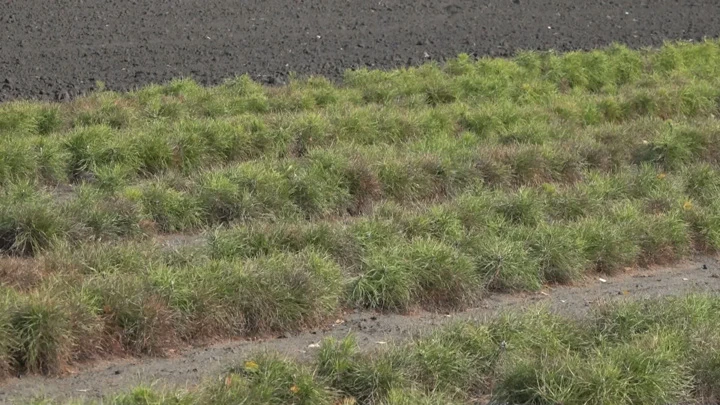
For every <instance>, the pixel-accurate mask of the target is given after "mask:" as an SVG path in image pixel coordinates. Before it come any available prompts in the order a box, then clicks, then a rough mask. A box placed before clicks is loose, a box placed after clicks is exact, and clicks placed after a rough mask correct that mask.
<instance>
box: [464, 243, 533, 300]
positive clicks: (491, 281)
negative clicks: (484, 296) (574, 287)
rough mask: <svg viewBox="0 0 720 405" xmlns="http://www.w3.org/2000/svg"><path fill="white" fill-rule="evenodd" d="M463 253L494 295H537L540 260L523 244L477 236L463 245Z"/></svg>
mask: <svg viewBox="0 0 720 405" xmlns="http://www.w3.org/2000/svg"><path fill="white" fill-rule="evenodd" d="M462 249H463V251H465V252H466V254H467V255H468V256H470V257H471V258H472V260H473V262H474V264H475V269H476V272H477V273H478V274H479V275H480V276H481V277H482V279H483V280H484V282H485V285H486V286H487V288H488V289H490V290H491V291H500V292H512V291H524V290H525V291H537V290H539V289H540V287H541V286H542V281H543V280H542V275H541V273H540V266H539V263H538V260H537V258H536V257H533V256H532V255H531V253H530V250H529V249H528V247H527V246H526V245H525V244H524V243H523V242H519V241H515V240H512V239H510V238H508V237H503V236H497V235H493V234H485V235H481V234H477V235H471V236H470V237H469V238H468V239H467V241H464V242H463V248H462Z"/></svg>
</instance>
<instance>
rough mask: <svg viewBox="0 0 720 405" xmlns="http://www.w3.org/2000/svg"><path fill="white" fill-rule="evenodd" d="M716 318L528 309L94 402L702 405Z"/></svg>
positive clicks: (631, 305)
mask: <svg viewBox="0 0 720 405" xmlns="http://www.w3.org/2000/svg"><path fill="white" fill-rule="evenodd" d="M718 309H720V301H719V300H718V298H717V297H714V296H708V295H690V296H686V297H676V298H665V299H653V300H639V301H625V302H622V303H614V304H596V305H595V306H594V307H593V308H592V309H591V310H590V312H589V313H588V314H587V315H585V316H583V317H582V318H576V317H574V318H568V317H564V316H561V315H557V314H554V313H552V312H551V311H549V310H548V309H547V308H545V307H533V308H528V309H525V310H521V311H515V312H509V313H505V314H503V315H499V316H496V317H494V318H491V319H489V320H488V321H485V322H484V323H480V324H478V323H472V322H467V321H463V322H455V323H452V324H449V325H446V326H443V327H440V328H439V329H437V330H435V331H432V332H430V333H426V334H424V335H420V336H416V337H414V338H413V339H411V340H410V341H409V342H404V343H402V344H400V345H397V346H392V345H391V346H389V347H387V348H385V349H383V350H377V351H374V352H361V351H360V350H359V349H358V345H357V343H356V341H355V340H354V337H353V336H352V335H351V336H348V337H346V338H344V339H340V340H336V339H333V338H328V339H325V340H324V341H323V342H322V344H321V347H320V348H319V349H318V352H317V353H316V355H315V360H314V361H313V362H312V363H306V364H301V363H298V362H296V361H293V360H290V359H287V358H283V357H281V356H279V355H277V354H273V353H268V352H264V353H257V354H255V355H252V356H251V357H250V358H248V359H247V360H246V361H245V362H244V364H240V365H238V366H237V367H234V368H232V369H231V370H229V372H228V373H227V374H226V375H223V376H221V378H219V379H218V380H217V381H214V380H210V381H206V382H205V383H204V384H202V385H201V386H200V387H197V388H193V389H191V390H189V391H182V392H171V391H165V392H163V391H158V390H153V389H150V388H137V389H135V390H134V391H132V392H131V393H128V394H123V395H120V396H116V397H112V398H108V399H107V400H106V401H104V402H103V403H111V404H124V405H131V404H138V405H139V404H236V403H243V404H289V403H292V404H308V405H310V404H313V405H315V404H347V405H349V404H357V405H360V404H384V405H404V404H408V405H409V404H413V405H415V404H437V405H439V404H444V405H446V404H476V403H486V402H488V401H490V402H489V403H511V404H620V405H622V404H658V403H665V404H668V403H708V404H709V403H714V401H716V400H717V398H718V396H720V385H718V376H719V374H718V373H720V357H718V353H720V351H718V349H719V348H720V339H719V338H718V336H720V334H719V333H718V332H720V331H719V330H718V325H720V318H718V313H720V312H719V311H718ZM36 403H45V404H50V403H52V402H50V401H46V402H43V401H37V402H36ZM72 403H74V404H83V403H87V404H90V403H94V402H91V401H90V402H82V401H77V402H72Z"/></svg>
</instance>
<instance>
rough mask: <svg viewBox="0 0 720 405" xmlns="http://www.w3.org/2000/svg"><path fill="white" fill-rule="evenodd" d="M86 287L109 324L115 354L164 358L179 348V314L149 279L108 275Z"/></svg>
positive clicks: (91, 298) (87, 281)
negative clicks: (171, 350)
mask: <svg viewBox="0 0 720 405" xmlns="http://www.w3.org/2000/svg"><path fill="white" fill-rule="evenodd" d="M84 284H85V286H84V289H85V290H86V294H87V295H88V297H89V300H90V301H91V302H93V303H95V306H96V308H97V313H98V314H99V315H100V316H101V317H102V319H103V320H104V321H105V331H104V333H105V334H106V336H107V339H108V343H107V345H108V346H109V348H110V350H111V351H120V352H130V353H133V354H151V355H161V354H163V353H164V350H165V349H166V348H170V347H173V346H175V345H177V343H178V336H177V331H176V322H177V320H178V318H179V317H178V314H177V312H176V311H173V310H172V309H171V308H170V307H169V305H168V302H167V300H166V299H164V298H163V297H162V296H160V295H159V294H158V293H157V292H155V291H153V289H152V288H151V285H150V283H149V282H148V281H147V279H146V278H144V277H137V276H135V275H128V274H104V275H97V276H94V277H90V278H88V279H87V280H86V282H85V283H84ZM118 345H119V347H117V346H118Z"/></svg>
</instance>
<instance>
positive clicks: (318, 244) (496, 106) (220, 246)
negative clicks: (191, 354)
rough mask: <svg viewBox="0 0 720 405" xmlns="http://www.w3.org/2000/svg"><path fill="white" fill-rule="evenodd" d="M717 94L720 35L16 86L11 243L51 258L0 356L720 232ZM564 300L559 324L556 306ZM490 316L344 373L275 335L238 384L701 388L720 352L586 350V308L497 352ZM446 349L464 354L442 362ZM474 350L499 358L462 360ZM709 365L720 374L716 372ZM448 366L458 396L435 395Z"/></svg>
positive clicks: (203, 325) (239, 326) (17, 252)
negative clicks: (509, 351) (358, 65)
mask: <svg viewBox="0 0 720 405" xmlns="http://www.w3.org/2000/svg"><path fill="white" fill-rule="evenodd" d="M718 114H720V42H718V41H713V40H708V41H705V42H701V43H695V44H687V43H673V44H670V43H669V44H667V45H665V46H664V47H663V48H662V49H659V50H645V51H631V50H629V49H627V48H625V47H623V46H620V45H615V46H612V47H610V48H608V49H605V50H597V51H593V52H574V53H570V54H565V55H559V54H555V53H535V52H525V53H521V54H519V55H518V56H516V57H515V58H513V59H490V58H483V59H480V60H472V59H471V58H469V57H467V56H460V57H459V58H457V59H455V60H452V61H450V62H448V63H447V64H446V65H445V66H438V65H435V64H428V65H426V66H422V67H419V68H412V69H404V70H396V71H389V72H383V71H370V70H359V71H349V72H347V73H346V76H345V80H344V83H343V84H342V85H334V84H332V83H330V82H328V81H327V80H324V79H322V78H315V77H313V78H308V79H297V80H294V81H292V82H291V83H290V84H288V85H287V86H284V87H279V88H271V87H263V86H261V85H258V84H256V83H254V82H252V80H250V79H249V78H248V77H239V78H236V79H233V80H229V81H227V82H226V83H225V84H223V85H220V86H217V87H213V88H203V87H201V86H199V85H198V84H196V83H194V82H192V81H191V80H187V79H183V80H176V81H174V82H172V83H169V84H167V85H163V86H150V87H147V88H144V89H140V90H137V91H135V92H130V93H125V94H118V93H113V92H109V91H101V92H98V93H96V94H93V95H90V96H88V97H85V98H80V99H78V100H74V101H72V102H69V103H64V104H61V105H54V104H43V103H30V102H12V103H6V104H2V105H0V254H1V255H2V256H4V257H5V258H7V259H8V260H9V259H12V260H16V261H17V262H18V263H20V261H21V260H24V261H27V262H28V263H32V269H33V270H32V274H31V273H30V272H28V273H27V274H24V275H12V276H9V275H6V274H7V273H6V272H0V293H2V295H1V296H0V309H1V311H0V375H2V374H3V373H6V372H10V371H13V372H43V373H52V372H55V371H57V370H60V369H61V368H62V366H63V365H64V364H67V363H71V362H75V361H79V360H82V359H85V358H88V357H92V356H96V355H106V354H113V353H118V352H120V353H130V354H161V353H163V351H164V350H165V349H167V348H170V347H172V346H174V345H176V344H178V342H183V341H196V340H200V339H204V338H211V337H219V336H238V335H255V334H260V333H265V332H270V331H272V332H275V331H286V330H297V329H300V328H303V327H306V326H309V325H315V324H318V323H320V322H322V321H324V320H326V319H328V318H329V317H331V316H332V315H333V314H335V313H336V312H337V311H339V310H340V309H341V308H343V307H352V306H359V307H363V308H369V309H377V310H382V311H396V312H405V311H409V310H412V309H416V308H425V309H429V310H436V309H462V308H463V307H467V306H469V305H472V304H473V303H475V302H477V300H479V299H481V298H482V296H483V294H484V293H485V292H486V291H488V290H489V291H499V292H511V291H534V290H538V289H539V288H541V287H542V285H543V284H545V283H572V282H575V281H578V280H580V279H581V278H583V277H585V276H586V275H588V274H590V273H593V272H601V273H606V274H614V273H617V272H621V271H623V270H624V269H625V268H628V267H633V266H638V265H640V266H645V265H650V264H656V263H671V262H673V261H676V260H678V259H681V258H684V257H687V256H688V254H690V253H691V252H694V251H696V252H704V253H712V252H716V251H717V250H718V249H719V248H720V216H719V215H720V214H718V208H719V207H718V201H720V166H718V164H720V121H718ZM713 305H715V304H713ZM658 316H659V315H658ZM544 320H547V322H550V323H548V324H541V325H539V326H538V328H540V329H539V330H540V331H545V329H543V328H550V327H551V326H552V325H555V323H556V322H558V321H557V320H556V319H555V318H552V317H550V318H543V317H541V320H540V321H538V322H545V321H544ZM508 322H510V321H508ZM523 322H525V321H522V322H520V324H522V325H526V323H523ZM518 327H519V326H518ZM552 327H555V326H552ZM468 328H470V329H468V330H467V331H466V332H467V333H470V334H478V335H477V337H476V338H468V339H469V340H468V341H467V342H463V341H456V342H450V341H446V340H447V339H450V338H449V337H447V336H445V337H438V338H437V339H440V340H439V341H438V342H439V343H432V341H431V340H430V341H424V343H422V345H424V346H422V345H421V346H418V347H419V348H415V349H412V350H416V352H413V353H414V354H412V355H409V356H405V357H404V358H403V359H402V360H403V361H410V362H415V363H413V364H403V365H401V366H398V365H396V364H395V363H393V362H394V361H396V359H395V358H394V357H392V356H389V355H388V356H389V357H388V356H386V357H382V360H381V361H380V360H379V361H378V362H377V363H367V362H365V361H364V360H358V359H357V358H356V356H355V355H349V354H348V355H347V356H349V357H348V358H344V359H340V360H342V362H346V363H347V366H346V367H345V366H343V367H345V368H343V369H342V370H331V369H327V368H326V369H324V370H325V371H323V372H324V373H326V374H325V375H324V376H323V377H322V378H323V380H322V381H331V382H330V383H329V384H330V386H328V385H327V384H326V383H325V382H318V381H319V380H317V379H316V378H317V376H313V375H312V373H310V372H309V371H307V370H304V369H302V370H301V369H295V368H294V367H295V366H294V365H292V364H288V363H283V362H282V361H278V360H277V359H272V358H267V359H265V360H263V361H261V362H259V363H257V364H258V367H261V368H262V367H269V369H268V370H269V371H268V372H267V373H263V374H262V375H260V376H257V378H251V376H248V375H246V374H243V373H245V371H243V372H239V373H238V374H237V375H236V376H234V377H232V378H231V382H230V383H229V385H228V387H236V388H237V392H253V394H248V395H250V397H251V398H254V399H253V401H258V403H260V402H263V401H264V402H265V403H276V402H277V401H280V402H282V401H287V398H285V397H284V396H283V395H289V394H288V392H282V393H278V394H277V395H276V394H275V393H272V392H271V391H268V388H267V387H268V386H269V385H268V384H274V383H275V382H278V381H286V380H287V379H288V378H289V377H288V376H290V375H292V376H296V375H304V376H305V377H303V378H305V380H304V382H303V384H305V385H303V386H302V387H301V386H300V385H298V390H299V392H302V393H303V395H305V396H303V398H304V399H302V400H298V401H299V402H297V403H324V402H323V401H326V400H328V401H329V400H330V399H328V398H335V397H334V395H335V394H334V393H335V390H340V391H341V392H345V393H347V394H348V395H351V396H354V397H356V398H358V399H359V400H360V401H361V402H362V401H376V402H378V401H379V402H378V403H380V402H382V403H393V404H396V403H397V404H401V403H409V402H408V401H411V402H412V401H417V402H415V403H448V402H450V403H451V402H452V401H459V403H464V402H463V401H467V400H468V398H466V397H463V396H462V395H460V394H458V393H461V392H464V393H468V392H487V391H488V390H490V388H489V387H490V385H492V384H495V383H497V384H498V385H496V386H495V387H494V388H493V389H492V392H493V393H494V394H496V395H498V397H499V398H501V397H502V398H506V399H508V400H512V401H520V402H523V401H525V402H530V403H557V402H565V403H574V402H573V401H579V402H581V403H584V401H585V399H586V398H591V395H597V398H599V399H600V400H599V401H600V402H598V403H623V401H625V402H627V401H630V402H633V401H634V400H637V403H642V402H667V401H670V400H674V399H677V398H683V397H685V396H687V395H690V394H693V395H694V393H695V392H696V391H693V390H700V388H698V387H700V386H699V385H697V384H696V385H693V384H695V383H696V382H697V379H699V378H703V379H705V380H703V381H711V380H712V379H713V378H714V377H713V376H715V375H717V371H716V370H715V369H714V368H713V367H715V366H714V363H712V361H710V360H707V357H703V362H701V363H702V364H699V363H698V364H696V363H692V364H689V363H688V364H685V363H683V362H686V361H691V360H692V361H695V362H699V361H700V360H698V358H699V357H697V356H696V357H693V358H691V359H689V358H687V357H686V355H689V354H692V353H693V352H692V351H682V352H681V351H677V350H676V349H672V350H671V349H670V348H668V347H669V346H673V345H679V343H678V342H676V341H675V340H673V339H681V338H682V336H676V335H657V339H655V338H652V336H651V335H643V336H642V337H637V339H635V338H632V339H630V338H629V337H622V338H621V339H620V340H619V341H618V342H613V343H608V344H605V343H602V344H600V343H598V342H595V341H594V340H592V339H591V341H587V340H582V339H581V338H580V337H577V339H579V341H582V342H583V343H582V344H581V346H582V345H585V346H583V347H576V346H573V345H574V344H575V342H573V341H569V340H568V339H573V338H574V336H575V335H573V334H574V333H580V334H583V333H588V329H587V328H585V329H583V328H580V329H577V330H576V329H573V330H568V331H566V332H567V333H568V335H567V336H565V337H563V338H562V339H564V340H559V341H555V340H552V341H547V342H544V343H543V344H545V343H547V344H550V343H552V344H554V345H556V346H555V347H557V348H565V349H568V350H564V349H563V350H559V351H558V352H557V353H556V354H557V357H555V358H554V359H550V358H548V357H543V356H545V355H542V354H541V352H540V351H539V349H537V348H535V347H530V346H528V347H524V346H522V345H521V349H518V350H519V351H518V352H516V353H521V352H522V353H524V354H527V355H528V356H527V357H526V358H525V359H524V360H522V361H520V360H518V361H513V362H511V363H508V362H507V361H506V359H505V357H503V358H502V359H495V360H489V359H493V356H497V353H496V352H495V351H493V350H496V349H495V348H493V349H489V348H488V347H489V346H488V347H486V346H482V347H479V348H471V349H467V350H471V352H472V353H471V354H467V353H465V352H463V350H466V348H467V347H468V346H467V345H472V344H479V345H484V344H485V343H482V342H480V341H477V342H476V341H475V340H474V339H481V336H480V335H481V334H482V333H490V332H488V329H483V328H485V327H481V328H480V329H477V328H475V329H473V328H474V327H468ZM463 330H464V329H463ZM492 330H495V329H492V328H491V329H490V331H492ZM498 330H499V329H498ZM482 331H485V332H482ZM656 332H657V331H656ZM493 333H494V332H493ZM498 333H499V332H498ZM547 333H548V334H552V335H553V336H555V337H558V336H559V335H557V334H555V333H556V332H554V331H553V330H548V331H547ZM593 333H595V332H593ZM597 333H600V332H597ZM603 333H604V332H603ZM648 333H649V332H648ZM657 333H660V332H657ZM483 336H484V335H483ZM583 336H584V335H583ZM598 336H600V335H598ZM482 339H485V337H482ZM487 339H489V340H487V341H488V342H494V343H493V344H495V343H498V342H496V341H495V340H497V339H495V338H494V337H493V336H491V335H488V337H487ZM493 339H494V340H493ZM583 339H584V338H583ZM593 339H594V338H593ZM668 339H669V340H668ZM505 340H507V339H505ZM473 342H475V343H473ZM683 342H685V343H687V344H688V345H690V346H692V345H694V344H695V343H692V344H690V343H688V342H687V341H683ZM446 344H447V345H450V346H448V347H451V348H452V350H450V352H451V353H450V352H446V351H445V349H443V348H444V347H445V346H444V345H446ZM578 344H580V343H578ZM436 345H441V347H440V348H439V347H438V346H436ZM452 345H456V346H452ZM589 347H591V348H592V349H590V348H589ZM692 347H695V346H692ZM476 349H477V350H476ZM329 350H330V349H327V350H325V352H327V355H328V356H330V355H331V353H330V352H328V351H329ZM337 350H340V349H339V348H338V349H337ZM484 350H490V351H489V352H485V351H484ZM643 350H647V351H648V353H651V354H652V356H653V357H651V358H652V360H651V361H650V362H643V361H641V353H642V351H643ZM687 350H691V349H687ZM693 350H694V349H693ZM420 352H422V353H423V354H419V353H420ZM463 353H465V354H463ZM433 356H436V357H433ZM453 356H455V357H453ZM678 359H681V360H682V361H678ZM340 360H337V361H340ZM705 360H707V361H705ZM328 361H330V360H328ZM337 361H336V363H334V365H333V366H332V367H339V366H340V365H341V364H344V363H342V362H340V363H337ZM398 361H399V360H398ZM433 361H443V362H444V361H452V362H456V363H453V364H448V365H447V367H448V368H447V369H443V368H440V369H438V370H435V371H433V372H430V371H429V370H428V367H431V366H429V364H434V363H432V362H433ZM487 362H497V364H495V363H493V364H494V365H493V366H492V367H494V368H493V370H496V372H497V373H499V374H498V376H499V377H497V379H496V380H495V381H494V382H491V381H489V380H487V379H486V378H485V377H482V378H481V376H482V375H485V374H482V373H486V372H487V370H489V369H488V367H491V366H490V365H488V364H490V363H487ZM321 363H322V362H321ZM621 363H622V366H621ZM631 363H632V364H631ZM339 364H340V365H339ZM588 364H589V365H590V366H587V365H588ZM470 365H472V366H473V367H475V366H477V373H481V374H478V375H456V374H457V370H459V369H463V370H467V369H468V367H470ZM396 366H397V367H400V370H404V371H403V372H402V373H401V374H395V373H396V371H393V370H395V369H396ZM686 366H687V367H686ZM326 367H331V365H326ZM433 367H434V366H433ZM622 367H638V369H637V370H638V371H637V372H638V373H639V374H641V375H642V376H643V377H642V378H646V379H645V380H642V381H633V385H632V390H635V391H631V390H630V388H628V387H627V386H626V385H620V386H608V387H599V386H598V385H597V384H599V383H598V381H601V380H602V378H604V377H603V376H604V375H605V374H604V373H614V374H613V375H614V376H616V377H617V378H616V380H614V381H615V382H616V383H618V384H626V383H627V381H625V380H623V379H626V378H629V377H627V376H624V374H623V373H624V371H618V370H619V369H621V368H622ZM688 367H689V368H688ZM693 367H696V368H693ZM263 370H264V368H263ZM690 370H699V371H697V375H696V374H693V372H695V371H690ZM308 373H309V374H308ZM433 373H436V374H433ZM437 373H442V374H437ZM571 375H573V376H575V377H574V378H576V380H571V379H569V376H571ZM691 377H692V378H695V379H696V380H692V378H691ZM325 378H327V379H329V380H324V379H325ZM412 381H417V382H418V384H420V385H416V384H411V383H409V382H412ZM573 381H577V382H573ZM581 382H582V383H581ZM540 383H542V385H538V384H540ZM570 383H572V384H571V385H565V384H570ZM263 384H264V385H263ZM298 384H299V383H298ZM458 384H465V385H462V386H460V385H458ZM573 384H575V385H573ZM578 384H579V385H578ZM711 385H712V384H710V383H708V384H705V385H703V386H702V387H703V388H702V390H703V392H710V393H713V395H715V394H714V393H715V392H716V390H715V388H713V387H711ZM428 387H434V388H437V389H438V390H437V393H434V394H432V395H431V396H429V397H426V396H425V394H426V393H427V392H430V391H432V390H431V389H430V390H429V391H428ZM693 387H694V388H693ZM330 388H332V389H330ZM228 389H229V388H228ZM233 389H235V388H233ZM247 390H250V391H247ZM253 390H255V391H253ZM593 390H599V391H593ZM653 390H654V391H653ZM233 392H235V391H233ZM294 394H297V393H294ZM446 394H447V395H449V397H445V396H444V395H446ZM134 395H138V398H143V395H150V396H152V395H155V394H151V393H142V392H140V391H138V392H137V393H136V394H134ZM203 395H205V394H203ZM217 395H226V396H227V397H223V398H227V399H223V400H220V399H218V401H219V403H223V402H222V401H225V402H232V398H236V397H235V396H234V395H236V394H233V393H230V392H229V391H227V389H225V388H222V389H219V391H218V394H217ZM278 395H279V396H278ZM458 395H460V396H458ZM518 395H520V396H518ZM612 395H618V396H617V397H614V396H612ZM703 395H705V394H703ZM153 398H154V397H153ZM217 398H220V397H217ZM407 398H415V399H414V400H408V399H407ZM648 398H651V399H652V400H650V399H648ZM118 401H119V403H136V402H132V401H135V400H134V399H132V398H130V397H129V398H128V399H122V400H118ZM123 401H126V402H123ZM137 401H142V399H138V400H137ZM148 401H149V402H151V403H152V402H153V401H154V400H146V402H148ZM158 401H160V400H158ZM273 401H275V402H273ZM303 401H304V402H303ZM423 401H425V402H423ZM630 402H627V403H630Z"/></svg>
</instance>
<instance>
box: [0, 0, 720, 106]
mask: <svg viewBox="0 0 720 405" xmlns="http://www.w3.org/2000/svg"><path fill="white" fill-rule="evenodd" d="M719 34H720V2H717V1H715V0H616V1H577V0H487V1H475V0H439V1H437V0H413V1H407V0H403V1H399V0H353V1H350V0H327V1H303V0H262V1H260V0H250V1H242V2H238V1H231V0H210V1H208V0H182V1H173V2H170V1H163V2H157V1H152V2H144V1H131V2H128V1H118V0H116V1H98V0H86V1H78V0H74V1H66V2H48V1H44V0H23V1H17V0H4V1H2V2H0V101H3V100H11V99H17V98H40V99H50V100H54V99H58V100H64V99H67V98H71V97H74V96H76V95H78V94H82V93H83V92H86V91H88V90H91V89H93V88H94V87H95V86H96V82H97V81H102V82H104V83H105V85H106V86H107V88H109V89H112V90H127V89H131V88H135V87H137V86H141V85H144V84H148V83H153V82H165V81H168V80H170V79H172V78H177V77H180V76H184V77H187V76H191V77H193V78H195V79H196V80H198V81H199V82H201V83H203V84H215V83H218V82H220V81H222V80H223V79H225V78H227V77H232V76H235V75H241V74H245V73H248V74H250V75H252V76H253V77H255V78H257V79H260V80H263V81H265V82H268V83H278V82H281V81H284V80H285V79H286V77H287V74H288V72H296V73H298V74H322V75H325V76H329V77H332V78H334V79H339V78H341V77H342V74H343V71H344V70H345V69H348V68H353V67H358V66H369V67H375V68H392V67H398V66H406V65H417V64H420V63H422V62H426V61H427V60H443V59H444V58H448V57H454V56H457V55H458V54H459V53H468V54H472V55H476V56H481V55H490V56H507V55H511V54H513V53H514V51H516V50H518V49H524V50H530V49H542V50H546V49H551V48H553V49H557V50H561V51H567V50H573V49H587V48H593V47H598V46H605V45H608V44H610V43H611V42H613V41H618V42H621V43H623V44H626V45H628V46H631V47H644V46H657V45H661V44H662V42H663V41H664V40H666V39H687V40H697V39H701V38H702V37H704V36H708V37H716V36H718V35H719Z"/></svg>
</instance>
